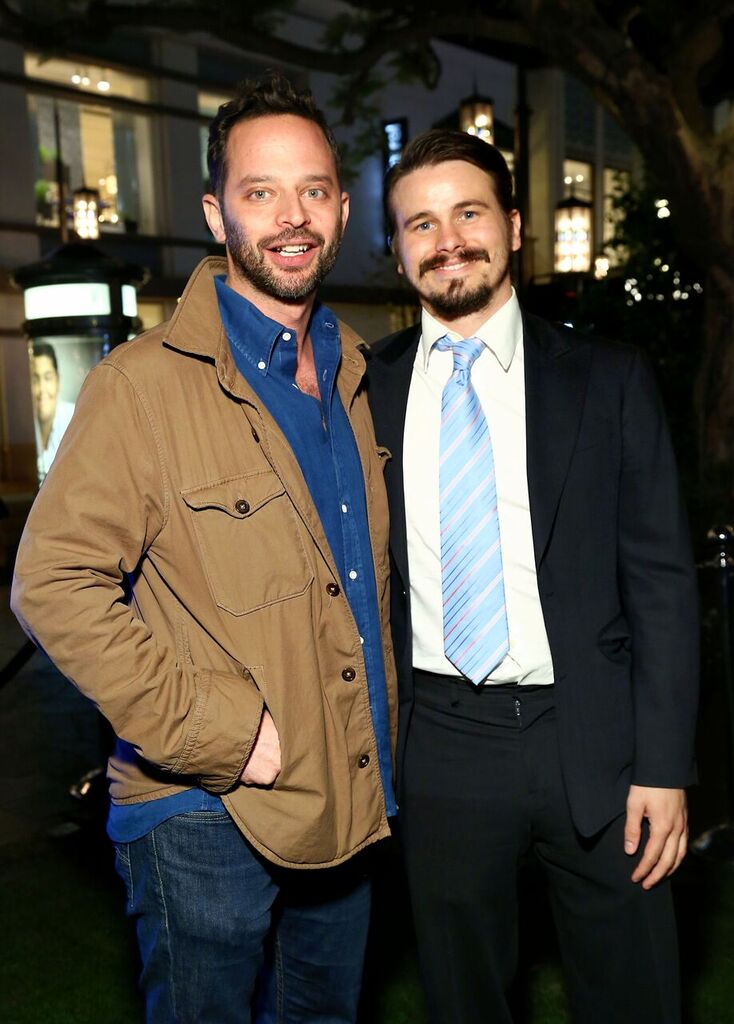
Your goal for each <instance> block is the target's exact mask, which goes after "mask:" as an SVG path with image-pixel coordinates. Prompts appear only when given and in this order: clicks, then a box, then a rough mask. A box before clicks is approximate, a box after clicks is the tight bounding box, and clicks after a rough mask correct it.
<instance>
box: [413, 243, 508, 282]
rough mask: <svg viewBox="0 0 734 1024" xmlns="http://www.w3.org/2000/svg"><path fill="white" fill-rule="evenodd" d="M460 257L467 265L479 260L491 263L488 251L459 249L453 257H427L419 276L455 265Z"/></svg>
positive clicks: (440, 254) (419, 270) (441, 255)
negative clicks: (455, 261) (450, 264)
mask: <svg viewBox="0 0 734 1024" xmlns="http://www.w3.org/2000/svg"><path fill="white" fill-rule="evenodd" d="M457 257H459V258H460V259H461V260H463V261H464V262H465V263H475V262H478V261H479V260H483V261H484V262H485V263H490V262H491V260H490V258H489V253H488V252H487V250H486V249H459V250H457V251H456V252H452V253H451V255H444V254H442V253H437V254H436V255H435V256H427V257H426V258H425V259H424V260H422V261H421V263H419V265H418V276H419V277H423V275H424V274H427V273H428V271H429V270H436V268H437V267H443V266H445V265H446V264H447V263H453V262H454V260H456V258H457Z"/></svg>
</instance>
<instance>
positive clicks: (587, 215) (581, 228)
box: [555, 195, 591, 274]
mask: <svg viewBox="0 0 734 1024" xmlns="http://www.w3.org/2000/svg"><path fill="white" fill-rule="evenodd" d="M555 236H556V245H555V269H556V271H557V272H560V273H562V274H567V273H573V272H576V273H582V274H585V273H587V272H588V271H589V270H590V269H591V203H589V202H587V200H585V199H577V198H576V196H573V195H571V196H569V197H568V198H567V199H561V201H560V202H559V203H558V204H557V205H556V213H555Z"/></svg>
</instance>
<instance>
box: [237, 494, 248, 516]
mask: <svg viewBox="0 0 734 1024" xmlns="http://www.w3.org/2000/svg"><path fill="white" fill-rule="evenodd" d="M234 509H235V512H239V514H240V515H241V516H245V515H247V513H248V512H249V511H250V503H249V501H245V499H244V498H239V499H238V500H237V501H236V502H235V503H234Z"/></svg>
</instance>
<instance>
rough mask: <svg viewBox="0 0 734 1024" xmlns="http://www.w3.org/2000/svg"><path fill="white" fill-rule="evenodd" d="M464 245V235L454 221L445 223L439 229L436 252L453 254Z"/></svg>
mask: <svg viewBox="0 0 734 1024" xmlns="http://www.w3.org/2000/svg"><path fill="white" fill-rule="evenodd" d="M463 245H464V235H463V233H462V231H461V230H460V227H459V225H458V224H456V223H455V222H454V221H447V223H445V224H442V225H441V226H440V227H439V230H438V234H437V237H436V251H437V252H453V251H454V250H455V249H461V248H462V247H463Z"/></svg>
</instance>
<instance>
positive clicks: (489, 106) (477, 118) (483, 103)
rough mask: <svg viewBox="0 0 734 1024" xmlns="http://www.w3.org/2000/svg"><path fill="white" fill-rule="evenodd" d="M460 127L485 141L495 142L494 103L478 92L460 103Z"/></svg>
mask: <svg viewBox="0 0 734 1024" xmlns="http://www.w3.org/2000/svg"><path fill="white" fill-rule="evenodd" d="M459 127H460V128H461V130H462V132H468V133H469V135H476V136H477V137H478V138H480V139H482V141H483V142H494V103H493V102H492V100H491V99H488V98H487V97H486V96H480V95H479V94H478V93H477V92H474V93H472V95H471V96H467V98H466V99H465V100H462V101H461V103H460V104H459Z"/></svg>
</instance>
